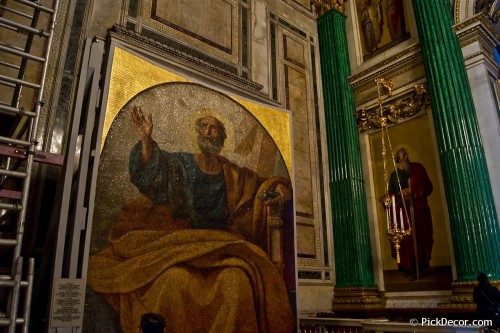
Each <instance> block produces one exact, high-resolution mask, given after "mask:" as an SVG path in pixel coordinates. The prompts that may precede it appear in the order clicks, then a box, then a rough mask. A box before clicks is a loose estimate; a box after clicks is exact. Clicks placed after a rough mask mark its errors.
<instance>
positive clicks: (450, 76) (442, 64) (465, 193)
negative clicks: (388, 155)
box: [413, 0, 500, 281]
mask: <svg viewBox="0 0 500 333" xmlns="http://www.w3.org/2000/svg"><path fill="white" fill-rule="evenodd" d="M413 7H414V10H415V18H416V21H417V27H418V34H419V38H420V43H421V49H422V54H423V59H424V66H425V73H426V76H427V80H428V85H429V93H430V96H431V105H432V116H433V119H434V125H435V131H436V137H437V144H438V148H439V155H440V159H441V167H442V174H443V178H444V186H445V190H446V199H447V203H448V212H449V217H450V227H451V234H452V238H453V239H452V241H453V249H454V255H455V263H456V269H457V281H473V280H475V278H476V275H477V273H478V272H480V271H483V272H486V273H490V274H491V275H492V279H493V280H499V279H500V230H499V229H500V227H499V224H498V217H497V214H496V210H495V206H494V202H493V195H492V191H491V184H490V180H489V176H488V170H487V166H486V160H485V156H484V150H483V145H482V142H481V136H480V132H479V127H478V122H477V117H476V111H475V109H474V103H473V100H472V93H471V89H470V86H469V81H468V79H467V72H466V69H465V64H464V59H463V55H462V51H461V48H460V43H459V40H458V37H457V36H456V34H455V33H454V32H453V31H452V25H453V15H452V9H451V6H450V1H449V0H413ZM439 241H440V240H439V239H436V242H439Z"/></svg>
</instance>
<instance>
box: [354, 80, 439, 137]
mask: <svg viewBox="0 0 500 333" xmlns="http://www.w3.org/2000/svg"><path fill="white" fill-rule="evenodd" d="M430 102H431V101H430V96H429V94H428V93H427V87H426V85H425V84H417V85H415V86H414V93H413V94H412V95H411V96H409V97H406V98H403V99H401V100H400V101H398V102H395V103H392V104H388V105H386V106H384V107H383V108H382V111H380V110H379V108H373V109H370V110H367V109H361V110H358V111H356V112H355V113H354V115H355V117H356V124H357V127H358V131H359V132H360V133H362V132H366V131H368V130H370V129H378V128H381V127H382V123H383V122H385V123H386V124H387V125H389V124H391V123H392V124H396V123H398V122H399V121H400V120H402V119H406V118H411V117H413V116H415V115H416V114H417V113H419V112H422V111H424V110H426V109H427V108H428V107H429V106H430V104H431V103H430Z"/></svg>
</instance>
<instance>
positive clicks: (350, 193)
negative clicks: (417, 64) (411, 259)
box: [318, 10, 375, 287]
mask: <svg viewBox="0 0 500 333" xmlns="http://www.w3.org/2000/svg"><path fill="white" fill-rule="evenodd" d="M345 19H346V17H345V15H344V14H342V13H341V12H339V11H337V10H331V11H329V12H327V13H326V14H324V15H323V16H321V17H320V18H318V36H319V49H320V56H321V74H322V77H323V80H322V83H323V97H324V105H325V118H326V131H327V144H328V157H329V170H330V192H331V194H330V201H331V209H332V221H333V237H334V251H335V276H336V287H375V282H374V275H373V265H372V254H371V246H370V234H369V225H368V214H367V208H366V197H365V190H364V186H363V175H362V169H361V157H360V148H359V138H358V132H357V129H356V122H355V118H354V111H355V106H354V95H353V92H352V89H351V86H350V85H349V83H348V81H347V78H348V76H349V75H350V74H351V69H350V66H349V55H348V49H347V36H346V30H345Z"/></svg>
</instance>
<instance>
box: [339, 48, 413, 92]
mask: <svg viewBox="0 0 500 333" xmlns="http://www.w3.org/2000/svg"><path fill="white" fill-rule="evenodd" d="M419 57H421V54H420V43H417V44H414V45H412V46H410V47H409V48H407V49H404V50H403V51H402V52H398V53H397V54H395V55H393V56H391V57H389V58H386V59H384V60H383V61H381V62H378V63H377V64H376V65H373V66H371V67H369V68H367V69H365V70H363V71H361V72H359V73H356V74H354V75H352V76H350V77H349V78H348V80H349V83H350V84H351V86H352V87H353V88H354V89H356V88H357V87H358V86H361V85H363V84H364V83H366V82H369V83H370V84H372V82H373V80H374V79H375V78H377V77H380V76H387V75H381V73H382V72H388V71H391V70H394V69H395V68H397V67H401V66H404V65H405V64H407V63H409V62H412V61H414V60H415V59H417V58H419Z"/></svg>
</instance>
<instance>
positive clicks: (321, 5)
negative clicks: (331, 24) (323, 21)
mask: <svg viewBox="0 0 500 333" xmlns="http://www.w3.org/2000/svg"><path fill="white" fill-rule="evenodd" d="M346 2H347V0H313V1H312V4H313V6H314V8H315V9H316V14H317V15H318V17H320V16H322V15H324V14H326V13H327V12H329V11H330V10H332V9H336V10H338V11H339V12H341V13H344V14H345V3H346Z"/></svg>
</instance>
